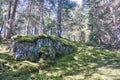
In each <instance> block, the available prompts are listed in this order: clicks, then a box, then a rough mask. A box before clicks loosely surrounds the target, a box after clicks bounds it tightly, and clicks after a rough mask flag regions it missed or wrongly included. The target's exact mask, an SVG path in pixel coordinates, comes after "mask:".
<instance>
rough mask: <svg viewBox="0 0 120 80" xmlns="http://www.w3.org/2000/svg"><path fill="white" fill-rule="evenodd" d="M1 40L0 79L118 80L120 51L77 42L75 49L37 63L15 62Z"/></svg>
mask: <svg viewBox="0 0 120 80" xmlns="http://www.w3.org/2000/svg"><path fill="white" fill-rule="evenodd" d="M6 48H7V44H6V43H0V80H120V52H119V51H118V52H117V51H116V52H115V51H109V50H101V49H100V48H98V47H93V46H87V45H86V44H81V43H79V44H78V51H76V52H74V53H71V54H66V55H64V56H60V57H57V58H56V59H46V60H44V59H40V61H38V62H29V61H16V60H14V59H13V57H11V56H10V55H9V50H6Z"/></svg>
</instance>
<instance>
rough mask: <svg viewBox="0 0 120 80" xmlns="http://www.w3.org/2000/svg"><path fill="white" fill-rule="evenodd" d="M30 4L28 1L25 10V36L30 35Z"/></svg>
mask: <svg viewBox="0 0 120 80" xmlns="http://www.w3.org/2000/svg"><path fill="white" fill-rule="evenodd" d="M31 4H32V1H31V0H29V4H28V8H27V15H28V17H27V23H26V34H30V14H31Z"/></svg>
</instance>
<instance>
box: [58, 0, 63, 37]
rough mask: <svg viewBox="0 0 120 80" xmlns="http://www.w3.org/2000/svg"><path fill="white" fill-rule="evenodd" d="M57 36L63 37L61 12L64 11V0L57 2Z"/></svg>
mask: <svg viewBox="0 0 120 80" xmlns="http://www.w3.org/2000/svg"><path fill="white" fill-rule="evenodd" d="M57 3H58V6H57V36H58V37H61V33H62V28H61V11H62V4H61V3H62V0H57Z"/></svg>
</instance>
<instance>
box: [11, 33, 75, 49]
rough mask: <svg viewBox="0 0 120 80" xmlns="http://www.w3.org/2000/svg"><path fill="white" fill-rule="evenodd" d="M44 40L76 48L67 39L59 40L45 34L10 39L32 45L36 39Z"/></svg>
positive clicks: (17, 36)
mask: <svg viewBox="0 0 120 80" xmlns="http://www.w3.org/2000/svg"><path fill="white" fill-rule="evenodd" d="M44 38H49V39H51V40H52V41H57V42H61V43H62V44H63V45H66V46H72V47H75V48H77V46H76V44H75V43H74V42H72V41H70V40H68V39H65V38H59V37H56V36H49V35H46V34H41V35H15V36H13V37H12V39H13V40H15V41H17V42H20V43H23V42H30V43H33V42H35V41H36V40H38V39H44Z"/></svg>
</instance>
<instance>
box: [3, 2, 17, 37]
mask: <svg viewBox="0 0 120 80" xmlns="http://www.w3.org/2000/svg"><path fill="white" fill-rule="evenodd" d="M17 4H18V0H15V1H14V5H13V9H12V0H10V1H9V10H8V18H7V21H6V23H5V27H6V34H5V39H10V38H11V36H12V35H13V33H14V32H13V31H14V27H13V22H14V18H15V13H16V9H17ZM11 9H12V10H11ZM11 11H12V12H11Z"/></svg>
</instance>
